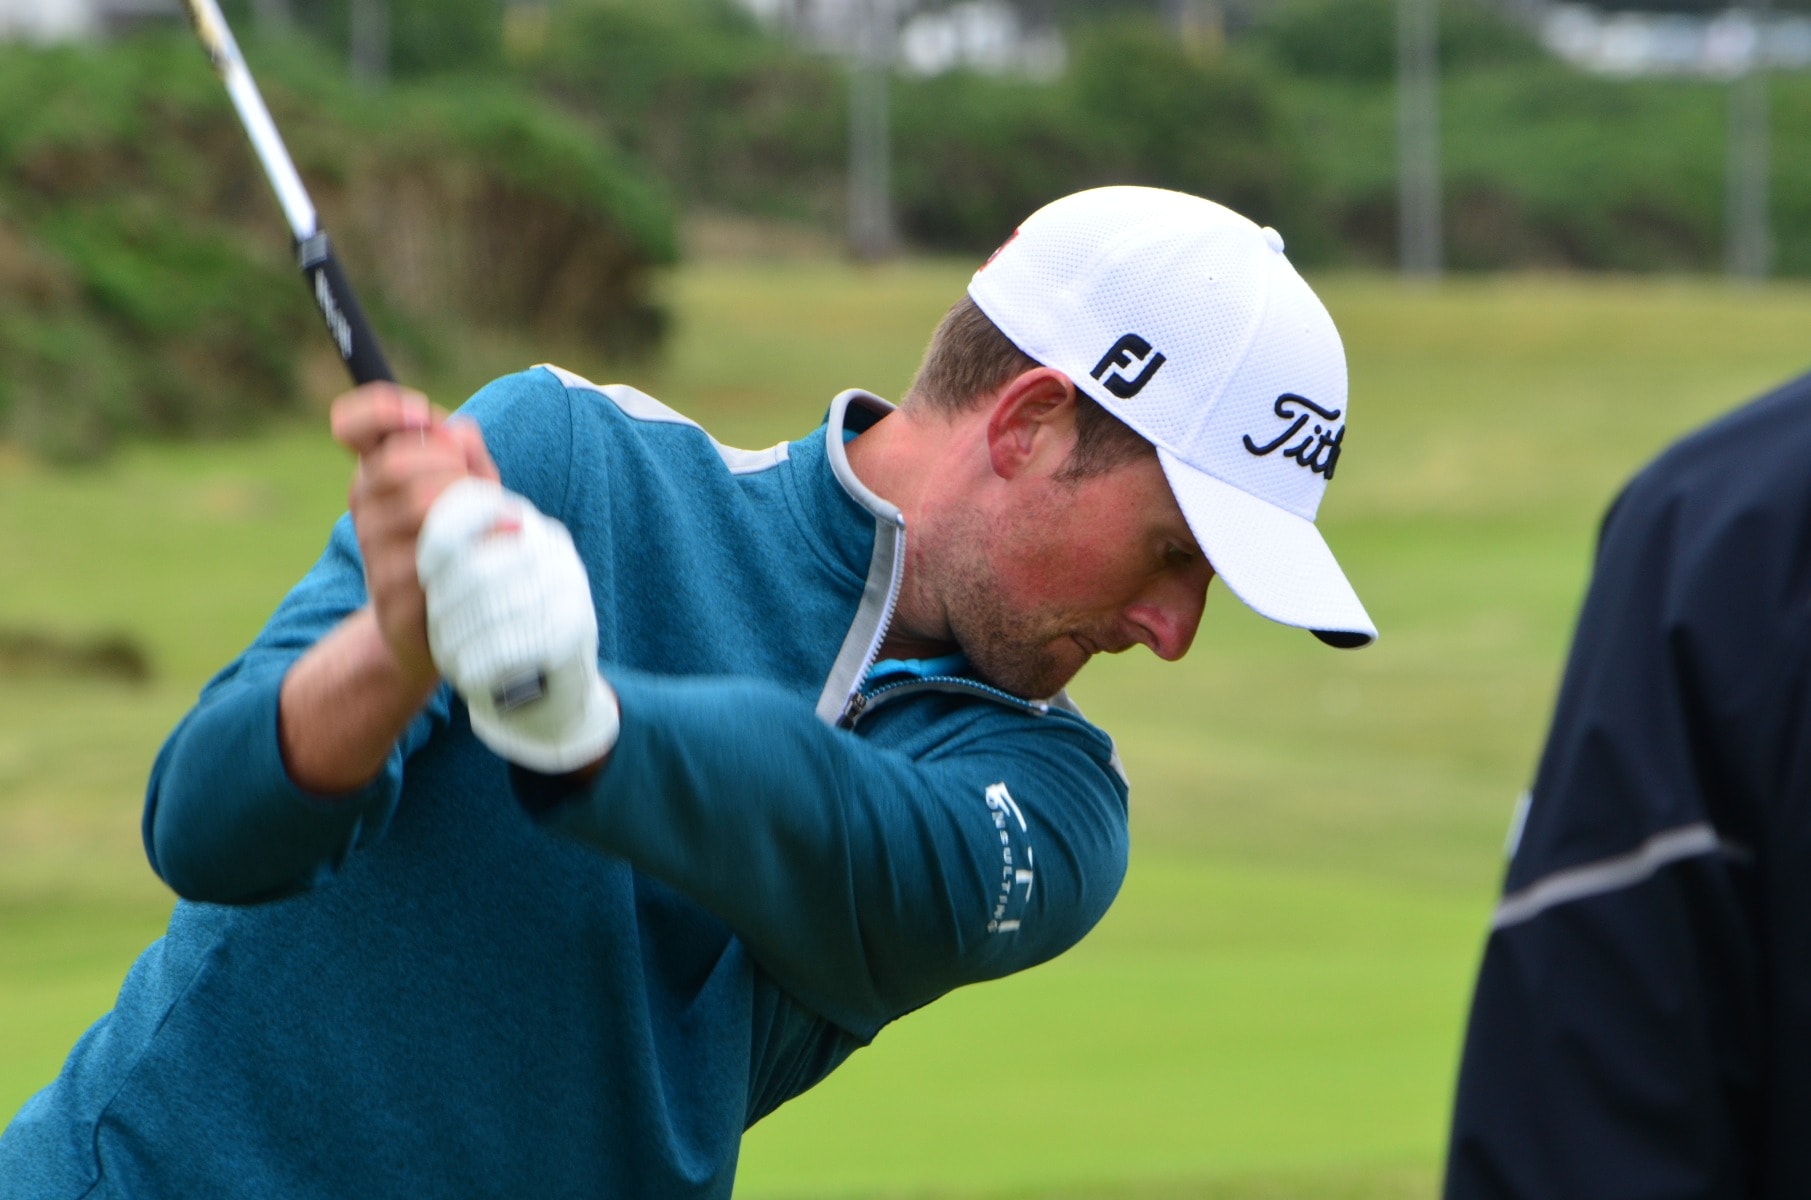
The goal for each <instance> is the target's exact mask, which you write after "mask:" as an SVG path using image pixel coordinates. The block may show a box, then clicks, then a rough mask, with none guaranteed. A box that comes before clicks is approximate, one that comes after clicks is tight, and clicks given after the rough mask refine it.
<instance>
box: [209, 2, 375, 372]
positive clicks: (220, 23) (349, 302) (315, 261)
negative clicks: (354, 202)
mask: <svg viewBox="0 0 1811 1200" xmlns="http://www.w3.org/2000/svg"><path fill="white" fill-rule="evenodd" d="M183 2H184V6H185V7H186V8H187V9H188V13H189V20H190V22H191V23H192V24H193V25H194V26H195V36H196V37H198V38H199V39H200V40H201V46H202V49H203V50H205V51H207V56H208V60H209V61H210V62H212V63H213V65H214V71H215V73H216V74H218V75H219V76H220V79H221V82H223V83H224V84H226V91H227V95H228V96H230V97H232V101H233V108H234V109H236V110H237V111H238V113H239V122H240V124H241V125H243V126H244V127H245V133H246V136H247V137H248V138H250V139H251V143H252V149H253V150H255V151H256V152H257V155H258V161H259V162H260V163H262V164H263V166H264V174H265V177H266V178H268V179H269V180H270V186H271V188H272V190H274V191H275V192H276V194H277V203H278V204H279V205H281V206H282V209H283V216H284V219H285V220H287V221H288V222H289V232H290V235H291V236H292V237H293V238H294V240H295V247H296V256H297V261H298V263H299V265H300V266H301V269H302V276H303V279H304V281H305V282H306V283H307V285H308V294H309V295H310V296H311V297H313V299H314V302H315V306H316V307H317V308H319V309H320V310H321V319H322V320H323V321H324V322H326V325H327V332H328V334H329V335H330V336H331V337H332V338H333V345H334V348H335V349H337V350H338V351H339V354H340V358H341V359H342V360H343V361H344V362H345V364H346V369H347V371H349V372H350V373H351V375H352V381H353V382H354V383H372V382H375V381H379V380H383V381H391V380H394V379H395V378H396V376H395V375H394V374H393V373H392V372H391V370H390V364H389V363H388V362H387V361H385V359H384V352H383V350H382V348H380V347H379V346H378V344H377V335H376V334H375V333H373V332H372V330H371V326H370V323H369V322H368V321H366V319H365V313H364V309H363V308H361V307H360V306H359V303H358V297H357V296H356V295H354V294H353V291H352V285H351V284H350V283H349V282H347V280H346V273H345V271H343V270H342V269H341V268H340V264H339V259H338V258H337V257H336V256H335V255H334V252H333V245H332V243H331V242H329V241H328V239H327V234H326V233H325V232H324V231H323V230H322V229H321V227H320V220H319V217H318V216H317V214H316V213H315V208H314V202H313V201H312V200H310V199H309V198H308V190H307V189H306V188H305V187H303V186H302V177H301V175H300V174H299V173H297V171H296V165H295V162H294V161H293V160H292V159H291V158H290V157H289V151H288V149H287V148H285V147H284V145H283V138H282V135H281V134H279V133H278V132H277V126H276V123H275V122H274V121H272V120H271V119H270V110H269V109H268V108H266V107H265V105H264V97H263V96H261V95H260V94H259V92H258V85H257V83H256V82H254V81H253V79H252V76H251V71H250V70H248V69H247V68H246V65H245V59H244V57H243V56H242V55H241V54H240V53H239V44H238V43H237V42H236V41H234V40H233V31H232V30H231V29H229V28H228V27H227V24H226V18H225V17H224V16H223V15H221V12H220V5H219V4H218V3H217V0H183Z"/></svg>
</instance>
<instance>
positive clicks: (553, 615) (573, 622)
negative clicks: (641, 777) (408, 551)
mask: <svg viewBox="0 0 1811 1200" xmlns="http://www.w3.org/2000/svg"><path fill="white" fill-rule="evenodd" d="M415 571H416V574H417V576H418V577H419V578H420V580H421V587H422V591H423V592H424V593H425V594H426V596H427V609H428V648H429V650H430V651H431V652H432V654H433V656H434V665H435V666H436V667H437V668H438V669H439V671H440V673H441V675H443V676H444V677H445V678H446V679H447V681H448V682H450V683H451V684H452V685H453V688H454V690H455V691H457V692H458V693H459V694H460V695H461V696H462V697H464V698H465V703H466V706H467V707H468V708H469V709H470V710H471V718H472V732H473V733H475V734H476V735H477V736H478V740H479V741H481V742H483V743H484V744H485V745H486V746H489V747H490V748H491V749H492V750H494V751H496V752H497V753H498V754H499V755H501V756H502V757H504V758H505V759H508V760H509V761H510V762H512V763H516V764H518V765H520V766H524V767H527V768H528V769H529V770H532V771H539V772H541V773H543V774H547V775H560V774H565V773H567V772H570V771H576V770H578V769H579V768H581V767H586V766H589V765H591V764H592V763H595V762H597V761H598V760H600V759H602V758H603V757H604V756H605V755H607V754H608V753H609V752H610V749H611V747H613V746H614V745H616V733H617V728H618V710H617V704H616V694H615V693H614V692H612V691H611V690H610V685H609V684H607V683H605V682H604V679H603V677H602V676H601V675H599V674H598V670H597V612H596V610H595V609H593V608H592V605H591V585H590V582H589V580H588V578H587V576H586V574H585V564H584V563H583V562H581V561H580V559H579V556H578V551H577V550H576V549H574V547H573V545H572V535H571V534H569V533H567V532H566V527H565V526H564V525H562V524H560V523H559V522H558V521H556V520H554V519H552V518H551V517H548V516H545V515H544V514H542V513H541V512H540V510H538V509H536V508H535V506H534V505H533V504H530V503H529V502H528V501H527V500H526V499H524V498H523V497H521V496H518V495H516V494H515V493H513V492H509V491H505V490H504V489H503V488H502V487H501V486H500V485H499V484H496V483H493V482H491V481H490V480H486V479H479V478H476V477H470V478H466V479H461V480H459V481H458V482H457V483H454V484H452V485H451V486H449V487H448V488H447V489H446V491H444V492H443V493H441V495H440V497H439V498H438V499H437V500H435V501H434V505H433V507H432V508H430V509H429V510H428V515H427V519H426V520H425V521H424V522H423V523H422V526H421V537H420V539H419V540H418V542H417V543H416V548H415Z"/></svg>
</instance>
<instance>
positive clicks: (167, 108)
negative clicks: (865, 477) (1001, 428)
mask: <svg viewBox="0 0 1811 1200" xmlns="http://www.w3.org/2000/svg"><path fill="white" fill-rule="evenodd" d="M924 2H926V3H930V2H931V0H924ZM1016 2H1017V4H1018V7H1019V9H1020V10H1021V11H1022V12H1023V13H1024V14H1025V17H1026V20H1027V21H1031V22H1043V23H1044V24H1045V25H1046V26H1049V25H1054V26H1057V27H1060V29H1061V30H1062V33H1063V36H1064V41H1065V44H1066V47H1067V53H1066V60H1065V63H1064V65H1063V68H1062V70H1061V71H1060V72H1058V73H1056V74H1055V75H1054V76H1052V77H1047V78H1031V77H1027V76H1023V75H1012V74H988V73H982V72H978V71H973V70H958V71H952V72H948V73H945V74H939V75H934V76H921V75H914V74H911V73H909V72H905V71H899V72H895V73H894V74H893V76H892V82H891V89H892V104H891V110H892V134H891V140H892V147H893V178H892V195H893V204H894V209H895V212H896V214H897V218H898V222H899V225H900V231H901V233H902V235H903V238H904V240H905V242H906V243H907V244H908V245H909V246H912V247H915V248H918V249H923V250H932V251H946V252H955V253H960V254H965V255H977V254H982V253H985V252H986V251H987V250H989V249H991V248H992V247H993V246H995V245H997V244H998V243H999V242H1000V241H1001V240H1002V239H1003V238H1004V237H1005V236H1006V234H1008V233H1009V232H1010V231H1011V229H1012V227H1013V225H1014V224H1015V223H1016V222H1017V221H1018V220H1019V219H1020V218H1021V217H1022V216H1024V215H1025V214H1026V213H1028V212H1030V211H1031V210H1032V209H1034V208H1036V207H1037V206H1038V205H1040V204H1042V203H1044V202H1046V201H1048V200H1050V199H1052V198H1054V197H1056V196H1059V195H1062V194H1064V193H1066V192H1069V191H1073V190H1075V189H1077V188H1081V187H1087V186H1091V185H1095V184H1103V183H1113V182H1137V183H1148V184H1154V185H1161V186H1168V187H1176V188H1181V189H1184V190H1189V191H1194V192H1198V193H1200V194H1204V195H1207V196H1210V197H1213V198H1215V199H1219V200H1222V201H1224V202H1226V203H1228V204H1231V205H1233V206H1234V207H1236V208H1238V209H1240V210H1242V211H1244V212H1246V213H1247V214H1248V215H1250V216H1252V217H1254V218H1256V219H1258V220H1260V221H1262V222H1264V223H1267V224H1272V225H1275V226H1277V227H1278V228H1279V229H1281V230H1282V231H1283V233H1284V235H1285V237H1286V238H1287V241H1288V244H1289V247H1290V251H1291V255H1292V257H1293V258H1295V259H1296V261H1298V262H1300V263H1302V264H1304V265H1307V266H1310V267H1316V266H1386V265H1389V264H1391V263H1393V262H1394V261H1395V257H1396V245H1395V242H1396V236H1397V222H1396V204H1397V193H1396V177H1395V174H1396V161H1397V160H1396V144H1395V136H1396V134H1395V128H1396V126H1395V121H1396V110H1395V69H1396V62H1395V54H1396V27H1395V11H1394V10H1395V4H1394V0H1224V2H1223V3H1221V4H1219V5H1217V6H1215V8H1214V11H1215V12H1217V13H1218V14H1220V15H1221V16H1222V17H1223V18H1224V19H1223V20H1222V22H1221V23H1220V24H1219V25H1218V26H1217V27H1216V28H1215V29H1213V30H1211V31H1210V33H1211V36H1183V35H1182V34H1181V33H1180V32H1179V26H1178V25H1177V24H1176V23H1175V22H1174V21H1171V20H1166V18H1169V17H1173V16H1174V13H1175V12H1176V11H1180V10H1179V9H1178V7H1177V5H1178V3H1179V2H1180V0H1016ZM1671 2H1673V0H1648V6H1649V7H1652V5H1653V4H1654V3H1671ZM1677 2H1678V3H1680V4H1682V5H1683V4H1685V3H1688V2H1697V0H1677ZM1785 2H1787V0H1776V3H1785ZM1790 2H1791V3H1793V4H1798V3H1801V0H1790ZM1803 2H1811V0H1803ZM374 4H377V5H381V7H382V9H383V12H384V15H385V16H386V18H387V20H386V21H385V22H384V26H383V31H384V37H383V42H382V47H383V58H384V64H385V70H384V71H383V72H382V75H383V77H384V78H386V79H387V83H385V84H383V85H382V86H377V85H376V84H373V83H369V82H367V83H366V84H364V85H362V86H361V85H360V84H358V83H357V82H356V81H354V80H352V79H350V78H349V76H350V74H351V73H350V72H349V70H348V68H347V61H348V53H349V49H350V47H351V46H352V45H353V44H354V43H355V42H356V41H357V40H358V38H359V37H360V36H364V37H366V38H369V37H370V29H371V26H370V17H371V11H372V10H371V8H370V6H371V5H374ZM1507 5H1508V0H1440V60H1441V71H1442V82H1441V98H1442V115H1441V139H1442V150H1441V154H1442V160H1443V165H1444V191H1445V198H1446V237H1445V241H1446V258H1447V262H1448V263H1449V265H1451V266H1453V267H1455V268H1459V269H1502V268H1526V267H1537V268H1579V269H1613V270H1629V271H1647V270H1686V271H1700V270H1713V269H1715V268H1716V267H1717V266H1718V265H1719V263H1720V261H1721V254H1722V244H1723V222H1724V213H1723V205H1724V196H1725V191H1724V163H1725V139H1726V134H1727V123H1728V99H1729V96H1728V87H1727V85H1725V84H1722V83H1719V82H1715V81H1703V80H1697V81H1693V80H1677V79H1666V80H1658V79H1651V80H1620V79H1608V78H1603V77H1597V76H1591V75H1587V74H1584V73H1581V72H1579V71H1578V70H1576V69H1573V68H1571V67H1569V66H1567V65H1565V64H1563V63H1561V62H1559V61H1557V60H1555V59H1553V58H1551V57H1550V56H1549V55H1547V54H1546V53H1545V51H1544V50H1543V49H1542V48H1541V47H1540V46H1539V45H1538V44H1537V42H1536V41H1535V39H1534V37H1533V35H1532V34H1531V32H1530V31H1529V30H1528V29H1527V28H1526V27H1525V26H1524V25H1523V24H1520V23H1518V22H1517V21H1516V20H1514V19H1512V16H1511V15H1510V13H1511V8H1510V7H1508V6H1507ZM225 7H226V8H227V11H228V15H229V18H230V19H231V20H232V21H233V23H234V26H235V28H236V29H237V30H238V31H239V33H240V40H241V42H242V43H243V44H244V45H245V47H246V51H247V55H248V57H249V58H250V59H251V62H252V65H253V68H254V70H255V71H256V72H257V73H258V75H259V78H260V81H261V83H262V84H263V86H264V88H265V91H266V92H267V93H268V94H269V96H270V99H271V102H272V105H273V108H275V109H276V110H277V119H278V124H279V126H280V127H281V128H282V129H283V130H284V131H285V134H286V136H287V137H288V138H289V139H290V140H291V143H292V147H293V148H295V149H296V153H297V157H298V159H300V160H301V163H302V167H303V170H304V174H305V175H306V176H307V177H308V178H309V182H310V185H311V187H315V188H317V189H320V190H321V191H322V193H323V194H322V195H321V196H320V197H319V198H320V199H321V202H322V207H323V209H324V211H326V212H327V213H328V215H329V221H328V224H329V228H330V229H332V230H333V232H334V233H335V235H336V237H338V238H339V239H340V240H341V241H342V242H343V243H347V250H348V254H347V257H348V260H349V261H352V262H355V263H357V264H358V269H357V271H356V272H355V274H356V275H357V277H358V281H359V284H360V287H361V291H363V292H365V293H366V294H367V300H368V302H369V303H370V305H371V306H372V307H373V308H374V309H375V310H376V315H377V316H378V318H379V320H380V323H381V324H382V325H383V326H384V328H385V329H386V332H387V334H389V336H390V337H391V338H392V339H393V340H396V341H399V342H401V343H402V347H401V348H402V351H403V353H404V355H405V356H407V355H414V356H415V361H416V362H418V363H419V362H423V361H426V360H427V359H429V358H431V357H432V355H433V354H434V353H435V347H436V346H444V345H445V344H447V343H448V341H449V340H450V339H452V338H455V337H457V336H458V334H457V333H455V332H452V330H453V328H454V326H453V325H452V324H449V323H448V322H450V321H475V322H478V323H481V324H482V323H489V324H491V325H494V326H497V327H499V328H513V329H518V330H523V331H543V332H549V331H551V332H555V333H567V334H578V333H581V332H582V334H583V335H584V336H586V337H587V338H588V339H590V340H592V341H594V342H600V341H601V342H603V343H605V344H608V345H611V346H615V347H620V348H621V349H623V350H624V351H630V350H634V349H636V348H638V347H639V348H642V349H645V348H647V347H650V346H651V345H653V344H654V342H655V341H656V339H657V337H658V333H659V329H660V318H659V313H658V310H657V308H656V307H655V305H654V302H653V300H652V299H651V295H652V294H651V292H650V291H649V284H648V280H649V273H650V271H651V270H652V269H653V268H654V267H656V266H658V265H659V264H661V263H664V262H667V261H670V260H671V259H672V258H673V256H674V254H675V232H674V230H675V221H676V218H677V216H678V214H680V213H682V212H686V211H700V210H703V211H727V212H733V213H739V214H750V215H754V216H759V217H764V218H771V219H775V220H780V221H788V222H796V223H801V224H807V225H812V226H816V227H819V228H821V229H823V230H825V231H829V232H834V231H837V230H840V229H841V228H843V224H844V210H845V206H846V204H847V190H846V179H847V162H848V155H849V128H848V126H849V95H850V87H849V83H850V79H849V74H848V71H849V68H848V66H847V65H846V64H845V63H844V62H843V61H841V60H839V59H838V58H837V57H836V56H834V55H831V54H828V53H825V52H823V51H821V50H818V49H815V48H813V47H812V46H810V45H807V44H805V43H804V41H803V39H801V38H798V37H790V36H787V35H786V33H785V31H784V30H783V29H775V28H772V27H768V26H764V25H762V24H761V23H759V22H757V21H756V20H755V19H754V18H753V17H751V16H750V15H749V14H748V13H747V12H746V11H745V10H744V9H743V8H741V7H740V6H738V5H736V4H734V3H732V0H661V2H660V3H645V2H644V0H227V3H226V6H225ZM360 29H363V30H364V33H363V34H362V35H361V34H360V33H359V30H360ZM368 50H369V47H368V46H367V51H368ZM1770 89H1771V94H1772V107H1773V127H1774V139H1775V142H1776V145H1777V146H1778V147H1780V148H1779V149H1778V150H1776V153H1775V156H1774V158H1775V163H1776V166H1775V170H1774V191H1773V222H1774V228H1775V229H1776V231H1777V236H1776V245H1775V253H1774V263H1775V265H1776V268H1777V269H1778V270H1780V271H1782V272H1784V273H1788V274H1794V275H1803V274H1808V273H1811V220H1808V219H1806V218H1807V217H1808V216H1811V212H1807V211H1806V210H1807V209H1811V156H1806V155H1798V154H1793V153H1790V152H1789V151H1788V150H1787V149H1786V147H1787V146H1789V145H1790V144H1791V143H1793V142H1796V141H1797V140H1800V139H1802V138H1803V137H1804V136H1805V134H1806V131H1807V130H1808V129H1811V80H1807V78H1806V77H1804V76H1802V75H1784V74H1782V75H1778V76H1775V77H1773V78H1772V79H1771V81H1770ZM0 113H4V114H6V115H5V119H4V120H0V356H3V357H4V359H5V361H6V362H7V363H8V368H9V369H8V371H7V372H6V373H5V374H4V375H0V437H9V438H12V439H14V440H23V441H28V442H32V443H34V444H39V445H42V446H46V447H48V448H50V449H52V450H53V451H55V452H56V453H59V454H65V455H69V456H75V457H80V456H82V455H84V454H91V453H94V452H96V450H97V449H98V448H101V447H104V446H105V445H106V444H107V443H108V441H109V440H110V439H111V438H112V437H113V436H115V435H116V434H117V433H119V432H121V431H132V430H148V431H153V432H158V431H166V432H181V431H185V430H191V429H209V428H219V427H223V426H228V425H231V424H233V423H234V422H238V421H243V420H244V419H245V416H246V413H247V412H248V411H255V410H257V409H259V408H264V407H282V406H283V405H285V404H289V403H293V402H294V398H295V396H296V393H297V388H298V385H297V383H296V376H295V366H294V362H295V357H296V345H297V343H298V340H300V341H302V342H304V343H306V342H307V341H308V339H310V338H313V337H314V335H313V333H312V331H308V330H307V329H306V326H307V325H308V323H309V322H311V321H313V320H314V316H313V314H312V312H311V311H310V310H309V309H307V307H306V306H305V305H304V304H302V303H301V302H299V300H298V298H297V296H296V294H295V293H294V292H293V291H291V290H289V289H293V288H294V282H293V277H291V276H290V275H289V271H290V269H291V268H290V265H289V264H288V263H287V261H285V258H284V255H283V254H282V247H281V238H280V235H279V234H277V233H276V231H277V230H278V229H279V228H280V226H279V225H278V224H277V223H276V221H275V218H274V208H273V207H272V206H271V205H270V204H269V198H268V196H267V195H266V194H265V189H264V185H263V183H262V180H261V177H260V176H259V175H258V174H257V173H256V167H255V165H254V163H253V160H252V159H251V157H250V154H249V151H248V150H247V149H246V148H245V147H244V145H243V143H242V139H241V136H240V134H239V132H238V130H237V127H236V124H235V123H234V121H233V118H232V115H231V111H230V109H229V108H228V107H227V105H226V103H225V100H224V97H223V96H222V95H221V94H220V90H219V87H218V84H217V82H216V81H215V80H214V79H213V78H212V76H211V75H210V74H209V73H208V72H207V71H206V69H205V67H204V66H202V65H201V63H200V60H199V57H198V55H197V52H196V50H195V48H194V46H193V45H192V44H191V43H190V41H189V39H188V38H187V37H186V34H185V33H183V32H182V31H177V30H166V31H165V34H164V36H162V37H155V36H153V37H148V38H143V39H134V40H132V41H130V42H127V43H122V44H119V45H115V46H111V47H87V48H79V49H66V50H60V51H53V52H46V51H35V50H27V49H24V48H19V47H12V48H5V47H0ZM458 263H464V264H465V265H464V266H459V265H457V264H458ZM474 264H475V265H474ZM392 330H394V331H395V332H393V333H392V332H390V331H392ZM316 340H318V339H316ZM109 348H111V351H110V352H109ZM198 364H205V368H206V369H205V370H198Z"/></svg>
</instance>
